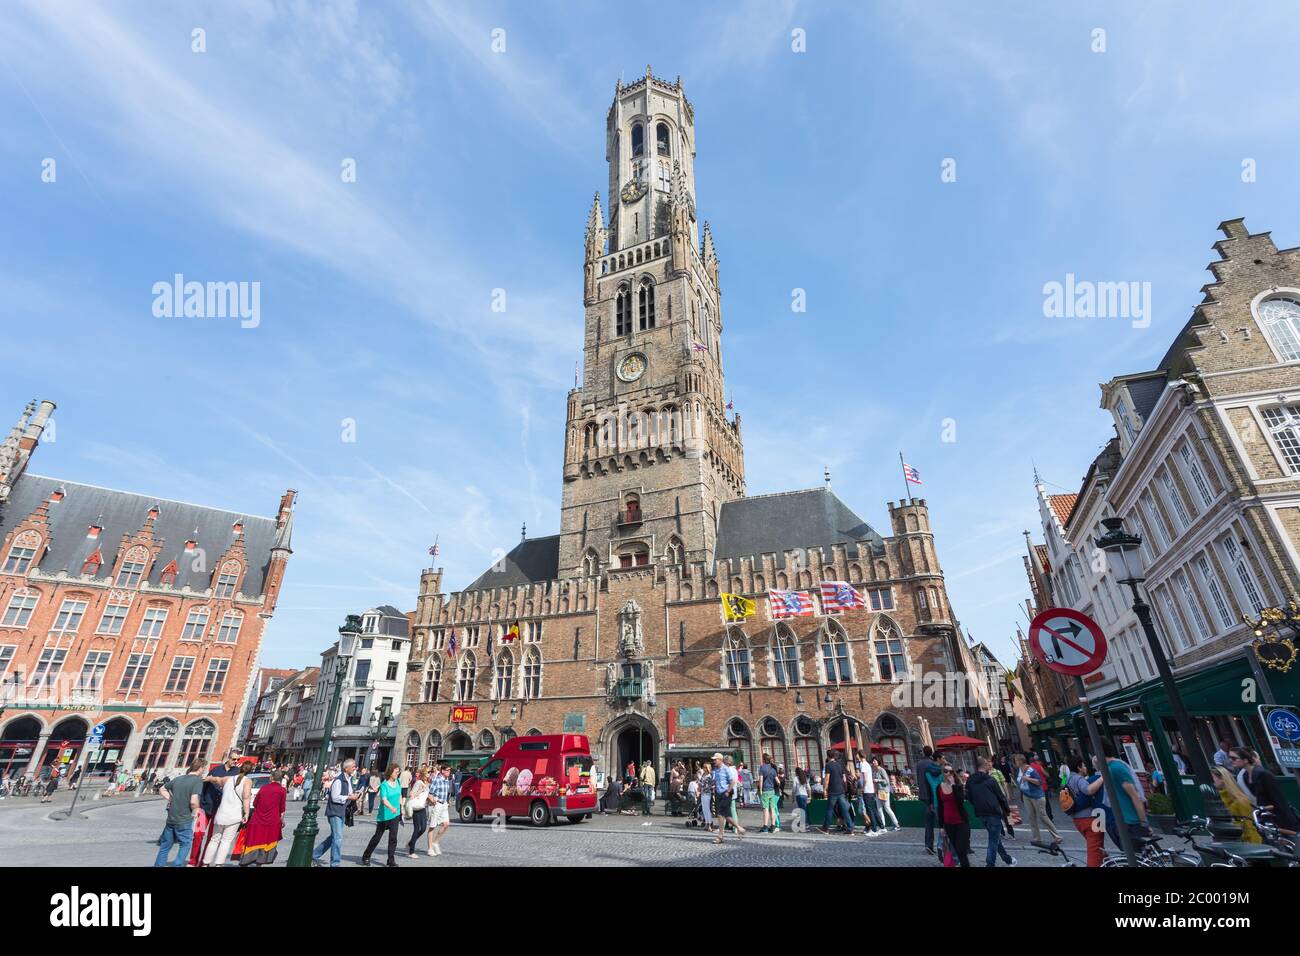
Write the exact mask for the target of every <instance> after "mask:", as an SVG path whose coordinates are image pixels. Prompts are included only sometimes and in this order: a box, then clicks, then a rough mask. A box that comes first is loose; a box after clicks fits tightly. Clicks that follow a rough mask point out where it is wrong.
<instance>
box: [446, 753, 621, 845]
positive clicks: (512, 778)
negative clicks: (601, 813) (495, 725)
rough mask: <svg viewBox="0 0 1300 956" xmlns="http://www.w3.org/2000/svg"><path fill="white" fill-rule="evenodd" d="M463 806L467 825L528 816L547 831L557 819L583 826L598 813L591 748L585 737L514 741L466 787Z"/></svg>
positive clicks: (464, 783)
mask: <svg viewBox="0 0 1300 956" xmlns="http://www.w3.org/2000/svg"><path fill="white" fill-rule="evenodd" d="M457 808H458V812H459V814H460V819H461V821H462V822H464V823H473V822H474V821H475V820H477V819H478V818H479V817H490V816H494V815H496V814H497V812H498V811H500V812H501V813H503V814H505V816H507V817H528V819H529V820H530V821H532V823H533V825H534V826H539V827H543V826H546V825H547V824H549V823H550V822H551V821H552V820H554V819H555V818H556V817H557V816H564V817H568V818H569V820H570V821H571V822H573V823H580V822H582V821H583V820H585V819H586V818H587V817H589V816H591V814H592V813H593V812H594V811H595V809H596V784H595V779H594V778H593V777H592V773H591V747H590V746H589V745H588V743H587V737H586V735H585V734H543V735H541V736H537V737H513V738H511V739H510V740H507V741H506V742H505V743H504V744H502V745H501V749H499V750H498V751H497V752H496V753H494V754H493V755H492V759H490V760H488V761H487V762H486V763H485V764H483V766H481V767H479V768H478V770H476V771H475V772H474V773H472V774H470V775H469V776H467V777H465V779H464V780H462V781H461V783H460V793H459V794H458V795H457Z"/></svg>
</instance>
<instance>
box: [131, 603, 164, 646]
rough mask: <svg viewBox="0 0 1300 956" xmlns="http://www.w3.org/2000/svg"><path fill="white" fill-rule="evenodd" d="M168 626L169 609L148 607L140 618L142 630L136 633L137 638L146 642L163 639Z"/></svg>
mask: <svg viewBox="0 0 1300 956" xmlns="http://www.w3.org/2000/svg"><path fill="white" fill-rule="evenodd" d="M160 615H161V616H160ZM166 626H167V608H165V607H147V608H145V609H144V614H143V615H142V616H141V617H140V628H139V630H137V631H136V632H135V636H136V637H139V638H143V639H145V640H155V639H157V638H159V637H162V632H163V628H164V627H166Z"/></svg>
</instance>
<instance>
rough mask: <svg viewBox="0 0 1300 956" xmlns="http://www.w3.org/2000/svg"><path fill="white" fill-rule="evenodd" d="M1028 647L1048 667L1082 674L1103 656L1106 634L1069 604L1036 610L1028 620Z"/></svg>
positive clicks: (1086, 672) (1075, 674)
mask: <svg viewBox="0 0 1300 956" xmlns="http://www.w3.org/2000/svg"><path fill="white" fill-rule="evenodd" d="M1029 647H1030V649H1031V650H1032V651H1033V652H1034V655H1035V656H1036V657H1037V658H1038V659H1039V660H1041V661H1042V662H1043V663H1044V664H1046V665H1047V666H1048V667H1050V668H1051V669H1052V670H1054V671H1057V672H1058V673H1061V674H1071V675H1073V676H1075V677H1082V676H1083V675H1084V674H1091V673H1092V672H1093V671H1095V670H1096V669H1097V668H1099V667H1101V664H1102V661H1104V660H1105V659H1106V635H1105V634H1103V633H1102V630H1101V626H1100V625H1099V624H1098V623H1097V622H1096V621H1094V620H1093V619H1092V618H1090V617H1088V615H1086V614H1083V613H1081V612H1079V611H1076V610H1074V609H1073V608H1068V607H1052V608H1048V609H1047V610H1046V611H1040V612H1039V613H1038V614H1036V615H1035V616H1034V619H1033V621H1031V622H1030V624H1029Z"/></svg>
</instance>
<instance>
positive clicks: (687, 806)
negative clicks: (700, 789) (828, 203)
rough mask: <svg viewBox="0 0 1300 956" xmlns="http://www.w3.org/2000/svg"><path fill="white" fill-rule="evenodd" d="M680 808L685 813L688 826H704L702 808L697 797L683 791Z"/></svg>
mask: <svg viewBox="0 0 1300 956" xmlns="http://www.w3.org/2000/svg"><path fill="white" fill-rule="evenodd" d="M681 808H682V813H683V814H685V815H686V825H687V826H688V827H702V826H704V808H703V806H701V804H700V801H699V799H698V798H696V797H693V796H691V794H690V793H683V794H682V797H681Z"/></svg>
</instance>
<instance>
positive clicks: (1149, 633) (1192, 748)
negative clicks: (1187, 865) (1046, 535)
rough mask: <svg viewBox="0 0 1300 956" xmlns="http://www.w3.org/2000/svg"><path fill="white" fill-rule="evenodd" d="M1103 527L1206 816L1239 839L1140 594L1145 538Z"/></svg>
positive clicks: (1108, 522)
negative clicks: (1176, 726) (1153, 661)
mask: <svg viewBox="0 0 1300 956" xmlns="http://www.w3.org/2000/svg"><path fill="white" fill-rule="evenodd" d="M1101 523H1102V524H1103V525H1104V526H1105V528H1106V533H1105V534H1103V535H1102V536H1101V537H1100V538H1098V539H1097V547H1099V548H1101V550H1103V551H1105V552H1106V554H1107V555H1108V556H1109V557H1110V559H1111V560H1112V561H1114V562H1115V566H1116V567H1117V568H1118V569H1119V571H1120V574H1121V577H1120V583H1121V584H1127V585H1128V587H1129V590H1130V591H1131V592H1132V593H1133V613H1134V614H1136V615H1137V619H1138V621H1139V622H1140V623H1141V624H1142V633H1143V634H1144V635H1145V637H1146V641H1147V647H1148V648H1149V649H1150V651H1151V656H1152V658H1153V659H1154V660H1155V662H1156V670H1157V671H1159V672H1160V682H1161V683H1162V684H1163V685H1164V688H1165V693H1166V694H1167V695H1168V696H1169V705H1170V707H1171V709H1172V710H1173V712H1174V722H1175V723H1176V724H1177V725H1178V732H1179V733H1180V734H1181V735H1182V737H1183V742H1184V745H1185V746H1186V748H1187V757H1188V759H1189V760H1190V761H1191V762H1192V776H1194V777H1195V778H1196V782H1197V784H1198V785H1199V786H1200V790H1201V799H1202V800H1203V801H1204V803H1205V814H1206V816H1207V817H1209V818H1210V820H1211V821H1212V826H1211V828H1212V829H1213V830H1214V831H1215V832H1216V834H1220V835H1223V836H1228V835H1239V834H1240V832H1241V829H1240V828H1239V827H1236V826H1235V825H1234V824H1233V823H1232V815H1231V814H1230V813H1229V812H1228V808H1227V807H1225V806H1224V805H1223V800H1222V799H1220V797H1219V788H1218V787H1216V786H1215V785H1214V778H1213V777H1212V776H1211V775H1210V766H1209V764H1208V763H1206V761H1205V754H1204V752H1203V751H1202V750H1201V744H1200V741H1199V740H1198V739H1197V737H1196V731H1195V729H1194V728H1193V727H1192V719H1191V717H1189V716H1188V714H1187V707H1186V705H1185V704H1184V703H1183V696H1182V694H1181V693H1179V691H1178V684H1177V682H1176V681H1175V680H1174V673H1173V670H1172V669H1171V668H1170V667H1169V660H1168V658H1166V657H1165V650H1164V647H1162V646H1161V644H1160V639H1159V638H1158V637H1157V636H1156V629H1155V625H1154V624H1153V623H1152V620H1151V606H1150V605H1149V604H1147V603H1146V601H1144V600H1143V599H1142V593H1141V592H1140V591H1139V590H1138V585H1139V584H1141V583H1142V582H1143V581H1145V580H1146V578H1145V577H1144V576H1143V573H1142V572H1143V568H1142V556H1141V554H1140V553H1139V551H1138V548H1139V546H1140V545H1141V544H1142V538H1141V537H1140V536H1139V535H1135V534H1129V533H1128V532H1127V531H1125V530H1124V520H1123V519H1122V518H1103V519H1102V522H1101Z"/></svg>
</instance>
